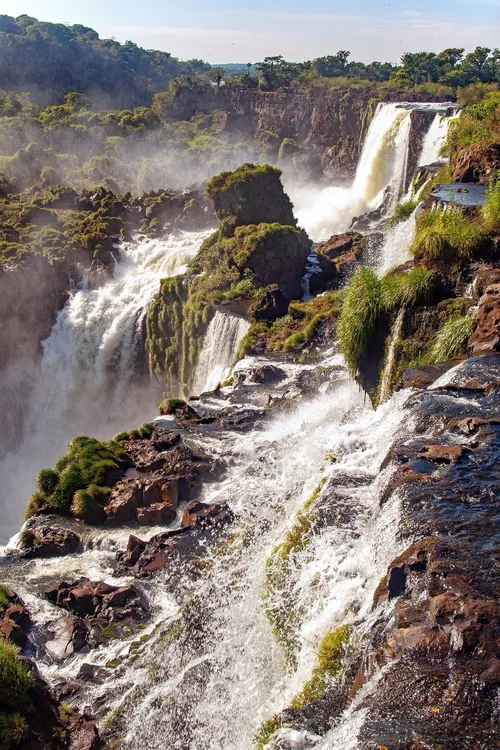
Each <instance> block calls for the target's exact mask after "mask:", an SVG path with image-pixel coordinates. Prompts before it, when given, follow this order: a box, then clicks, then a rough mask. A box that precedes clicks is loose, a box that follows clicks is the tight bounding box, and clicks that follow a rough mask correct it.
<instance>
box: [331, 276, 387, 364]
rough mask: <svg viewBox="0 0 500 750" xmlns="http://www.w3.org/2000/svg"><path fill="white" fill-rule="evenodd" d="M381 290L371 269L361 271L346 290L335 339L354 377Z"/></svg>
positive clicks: (376, 309) (360, 361)
mask: <svg viewBox="0 0 500 750" xmlns="http://www.w3.org/2000/svg"><path fill="white" fill-rule="evenodd" d="M380 290H381V287H380V280H379V279H378V277H377V275H376V274H375V272H374V271H373V270H372V269H371V268H360V270H359V271H357V272H356V273H355V274H354V276H353V277H352V279H351V281H350V283H349V285H348V287H347V289H346V293H345V297H344V304H343V306H342V312H341V314H340V319H339V324H338V326H337V335H338V339H339V345H340V351H341V352H342V354H343V355H344V359H345V362H346V365H347V369H348V370H349V372H350V373H351V375H353V376H356V375H358V374H359V371H360V366H361V363H362V361H363V359H364V358H365V356H366V354H367V351H368V347H369V345H370V340H371V337H372V333H373V330H374V328H375V324H376V322H377V317H378V315H379V312H380V310H381V301H380Z"/></svg>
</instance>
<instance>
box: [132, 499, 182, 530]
mask: <svg viewBox="0 0 500 750" xmlns="http://www.w3.org/2000/svg"><path fill="white" fill-rule="evenodd" d="M175 517H176V512H175V510H173V509H172V508H171V507H170V506H169V505H166V504H164V503H156V504H155V505H151V506H150V507H149V508H138V510H137V522H138V523H139V525H140V526H168V524H170V523H172V521H174V520H175Z"/></svg>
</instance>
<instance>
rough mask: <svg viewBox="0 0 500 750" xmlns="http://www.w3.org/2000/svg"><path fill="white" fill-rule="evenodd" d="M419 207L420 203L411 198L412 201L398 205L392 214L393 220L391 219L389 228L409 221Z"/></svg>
mask: <svg viewBox="0 0 500 750" xmlns="http://www.w3.org/2000/svg"><path fill="white" fill-rule="evenodd" d="M417 206H418V201H417V200H415V199H414V198H411V199H410V200H407V201H403V202H402V203H398V205H397V206H396V208H395V209H394V213H393V214H392V216H391V218H390V219H389V222H388V224H389V226H390V227H394V226H396V224H399V223H400V222H401V221H406V219H409V218H410V216H411V215H412V213H413V212H414V211H415V209H416V207H417Z"/></svg>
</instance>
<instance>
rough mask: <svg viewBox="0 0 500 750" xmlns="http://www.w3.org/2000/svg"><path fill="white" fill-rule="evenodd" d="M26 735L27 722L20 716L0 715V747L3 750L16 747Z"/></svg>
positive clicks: (16, 714)
mask: <svg viewBox="0 0 500 750" xmlns="http://www.w3.org/2000/svg"><path fill="white" fill-rule="evenodd" d="M27 734H28V722H27V721H26V719H25V718H24V716H22V714H20V713H18V712H16V713H13V714H4V713H0V745H1V746H2V748H5V750H8V748H14V747H18V746H19V745H20V744H21V742H22V741H23V740H24V739H25V738H26V736H27Z"/></svg>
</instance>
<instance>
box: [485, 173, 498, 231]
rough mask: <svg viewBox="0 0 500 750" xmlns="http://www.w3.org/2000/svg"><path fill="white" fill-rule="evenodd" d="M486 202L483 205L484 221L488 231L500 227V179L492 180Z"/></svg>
mask: <svg viewBox="0 0 500 750" xmlns="http://www.w3.org/2000/svg"><path fill="white" fill-rule="evenodd" d="M486 195H487V198H486V203H485V205H484V207H483V222H484V228H485V230H486V231H487V232H494V231H496V230H498V229H500V179H499V178H497V180H495V181H493V180H492V181H491V182H490V184H489V186H488V190H487V193H486Z"/></svg>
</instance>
